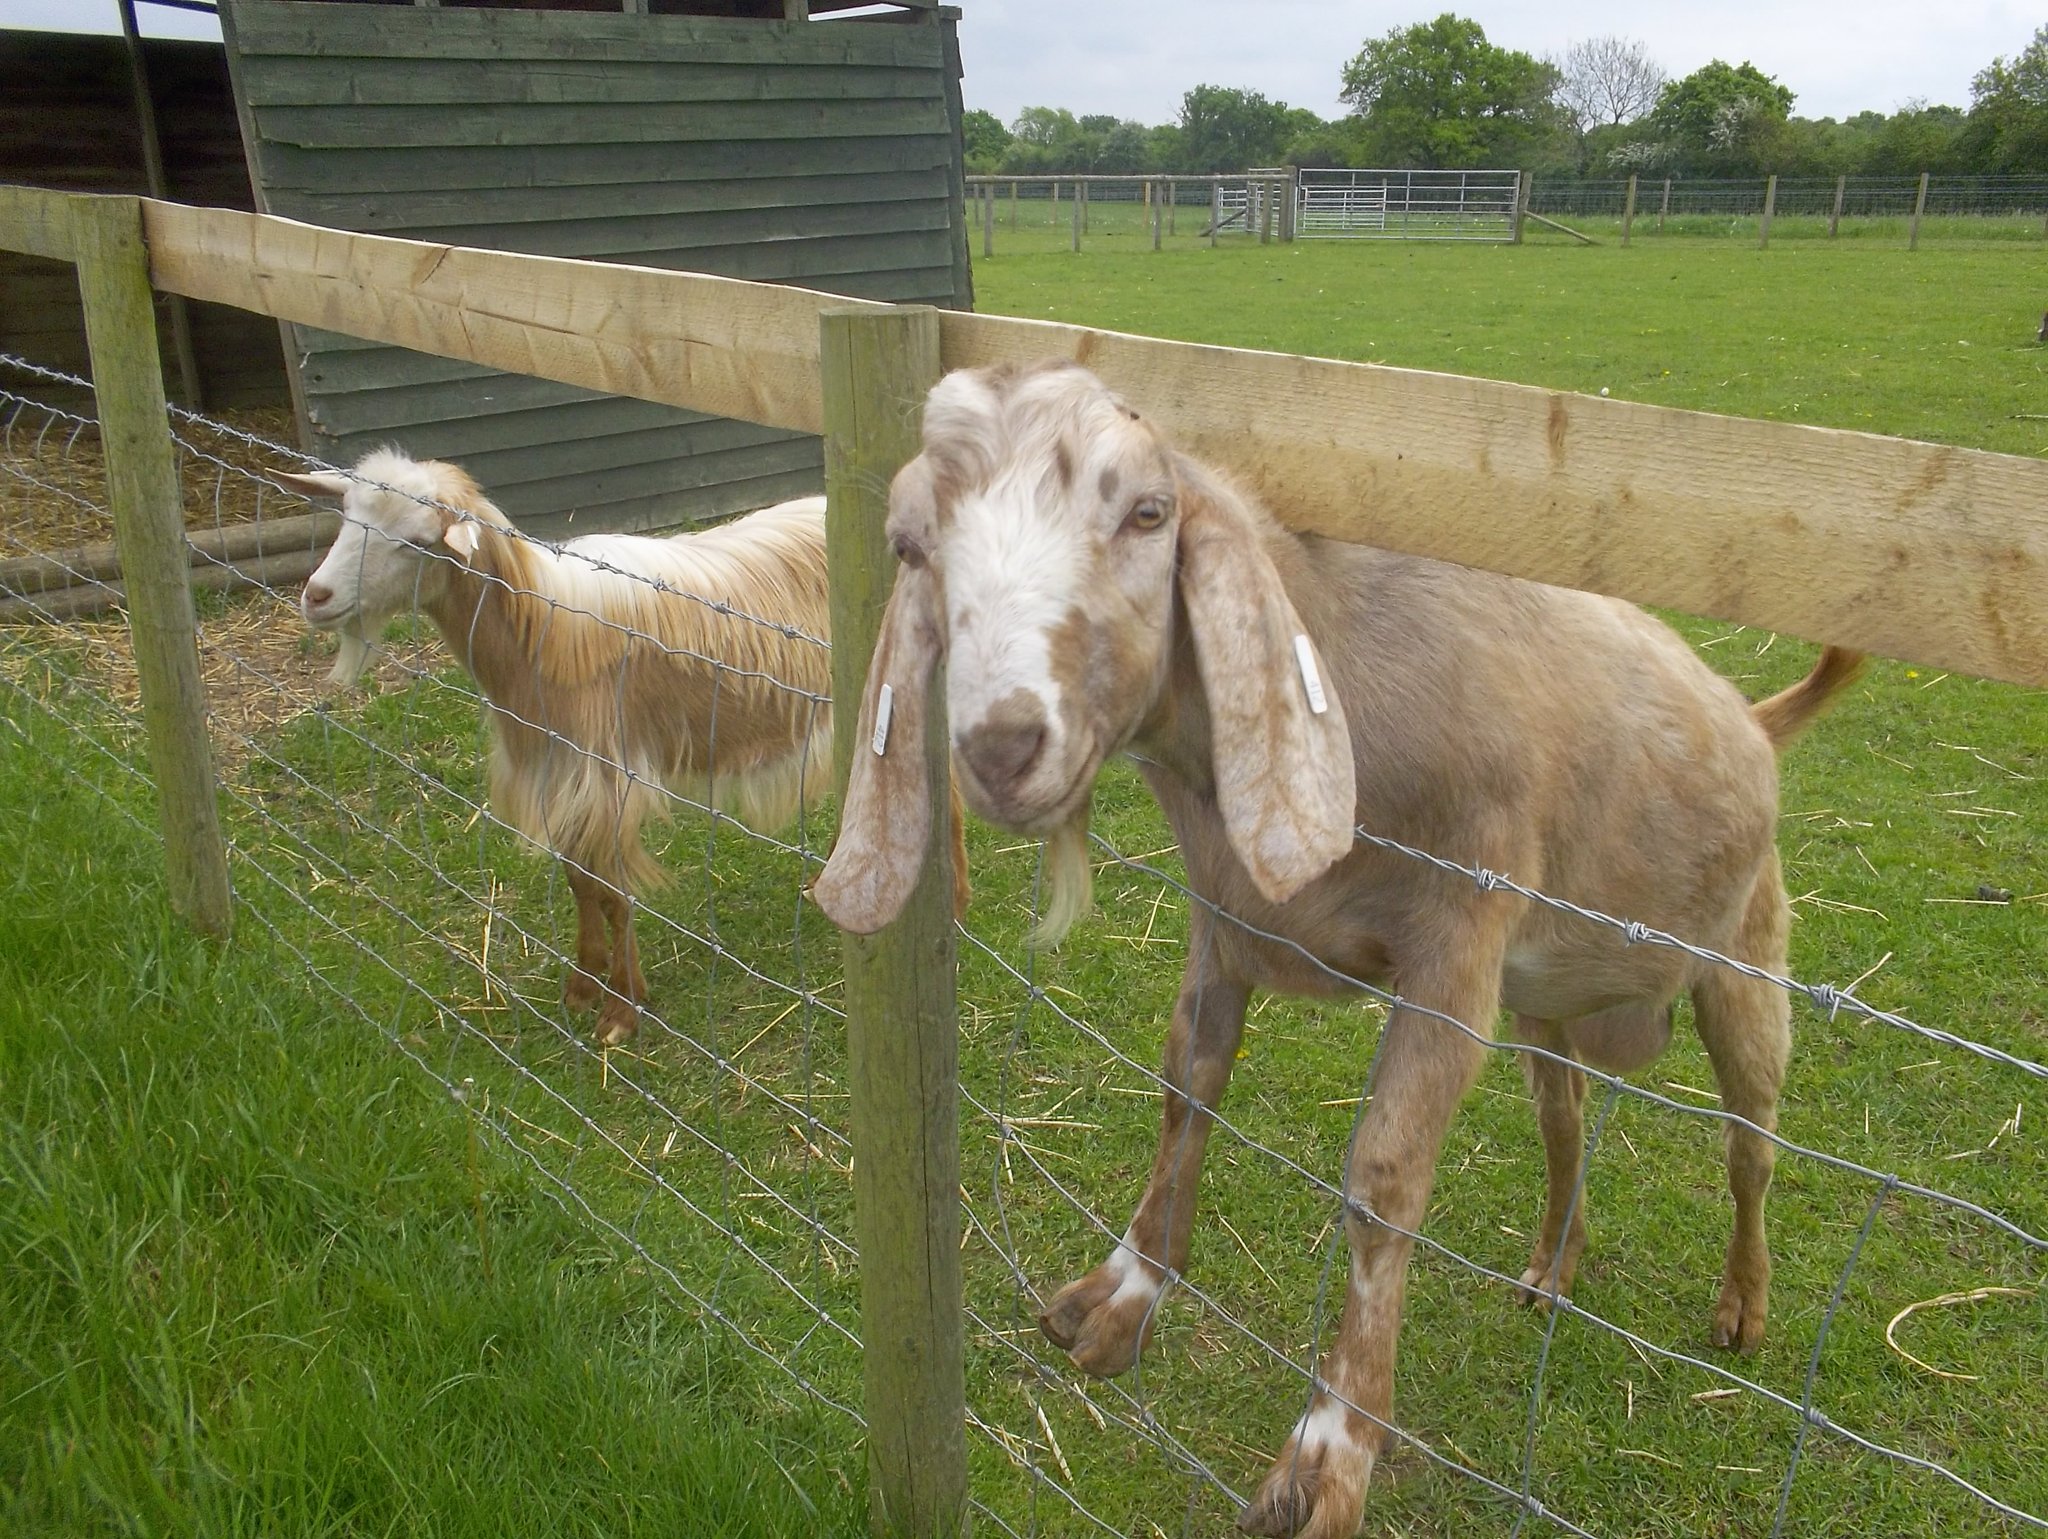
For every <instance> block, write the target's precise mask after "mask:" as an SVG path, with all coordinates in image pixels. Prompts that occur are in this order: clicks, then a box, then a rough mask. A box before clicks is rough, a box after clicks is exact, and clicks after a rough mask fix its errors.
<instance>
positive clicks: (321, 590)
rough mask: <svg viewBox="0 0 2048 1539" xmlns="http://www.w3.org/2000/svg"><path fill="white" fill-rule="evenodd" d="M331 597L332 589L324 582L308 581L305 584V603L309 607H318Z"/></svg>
mask: <svg viewBox="0 0 2048 1539" xmlns="http://www.w3.org/2000/svg"><path fill="white" fill-rule="evenodd" d="M333 597H334V590H333V589H332V588H330V587H328V586H327V584H326V583H324V582H318V581H310V582H308V583H307V584H306V603H307V605H308V606H309V607H310V608H313V609H318V608H319V607H320V606H321V605H322V604H324V603H326V602H327V601H328V600H329V599H331V598H333Z"/></svg>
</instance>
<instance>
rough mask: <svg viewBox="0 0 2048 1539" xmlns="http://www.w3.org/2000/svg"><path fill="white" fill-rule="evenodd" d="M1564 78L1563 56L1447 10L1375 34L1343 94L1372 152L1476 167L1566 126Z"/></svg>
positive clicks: (1349, 69)
mask: <svg viewBox="0 0 2048 1539" xmlns="http://www.w3.org/2000/svg"><path fill="white" fill-rule="evenodd" d="M1558 79H1559V77H1558V72H1557V68H1556V66H1555V65H1551V64H1546V63H1544V62H1543V61H1541V60H1540V59H1536V58H1534V57H1532V56H1530V55H1529V54H1526V53H1522V52H1520V51H1518V50H1515V49H1511V48H1500V47H1496V46H1495V45H1494V44H1492V43H1489V42H1488V41H1487V40H1486V31H1485V29H1484V28H1483V27H1481V26H1480V25H1479V23H1478V22H1476V21H1468V20H1467V19H1466V18H1464V17H1462V16H1454V15H1452V14H1451V13H1449V12H1445V13H1444V14H1443V15H1441V16H1439V17H1437V19H1436V20H1435V21H1430V22H1419V23H1417V24H1416V25H1414V26H1411V27H1397V28H1395V29H1394V30H1393V31H1391V32H1389V33H1388V34H1387V35H1386V36H1385V37H1381V38H1374V39H1373V40H1371V41H1370V42H1368V43H1367V44H1366V45H1365V47H1364V48H1363V49H1362V50H1361V51H1360V52H1359V53H1358V55H1357V56H1356V57H1355V58H1353V59H1352V60H1351V61H1350V62H1349V63H1348V64H1346V65H1345V66H1344V76H1343V84H1344V89H1343V91H1342V93H1341V94H1342V97H1343V99H1344V100H1345V101H1346V102H1348V103H1349V104H1350V105H1351V107H1352V110H1353V111H1354V112H1355V113H1356V114H1357V115H1358V117H1359V118H1361V119H1362V120H1363V127H1364V135H1363V138H1364V146H1365V150H1366V153H1367V154H1368V155H1369V156H1371V157H1372V158H1373V159H1375V160H1377V161H1379V162H1381V163H1383V164H1390V165H1415V166H1430V167H1434V166H1447V167H1469V166H1478V165H1482V164H1489V163H1491V164H1496V165H1497V164H1502V163H1513V162H1516V161H1519V160H1521V159H1523V158H1525V157H1526V156H1528V155H1529V154H1530V153H1532V152H1533V151H1536V150H1537V149H1539V148H1540V147H1541V146H1542V144H1543V142H1544V141H1545V140H1546V139H1549V138H1553V137H1554V136H1555V135H1556V134H1557V133H1558V132H1560V131H1561V129H1562V127H1563V119H1562V114H1561V113H1560V111H1559V109H1558V108H1557V107H1556V106H1555V105H1554V104H1553V102H1552V100H1551V98H1552V96H1553V94H1554V93H1555V92H1556V90H1557V86H1558Z"/></svg>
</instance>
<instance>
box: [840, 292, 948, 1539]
mask: <svg viewBox="0 0 2048 1539" xmlns="http://www.w3.org/2000/svg"><path fill="white" fill-rule="evenodd" d="M936 321H937V312H935V311H931V310H908V311H895V312H885V313H883V314H879V315H877V314H874V313H872V312H863V311H837V312H832V313H830V314H828V315H826V316H825V317H824V318H823V326H824V335H823V345H822V353H823V357H822V362H821V365H820V371H821V373H822V375H823V379H824V391H825V397H826V402H827V404H826V408H825V417H826V421H827V423H828V424H829V428H828V437H827V439H826V455H827V457H826V482H825V485H826V498H827V509H828V511H827V515H826V545H827V550H828V553H829V555H830V557H831V561H830V565H831V572H832V634H833V636H834V637H835V638H836V641H837V645H835V646H834V647H833V649H832V698H833V700H834V702H835V704H834V710H835V712H836V713H837V714H838V719H839V720H840V721H841V722H844V723H848V724H849V727H850V724H851V722H852V721H853V719H854V718H855V717H856V715H857V714H858V702H859V701H860V698H861V693H862V690H863V687H864V686H865V683H866V679H867V670H868V661H869V658H870V655H871V654H872V653H873V651H874V649H875V639H876V637H877V636H878V635H879V634H880V631H881V623H882V613H883V604H884V602H885V600H886V598H887V595H888V591H889V588H890V586H891V582H892V580H893V578H894V575H895V568H896V562H895V558H894V557H893V556H892V555H891V554H890V551H889V543H888V539H887V536H886V535H885V534H884V532H883V521H884V519H885V518H886V517H887V514H888V507H889V495H888V488H889V481H890V478H891V477H892V476H893V475H894V474H895V473H896V471H897V470H898V469H899V468H900V467H901V466H902V465H903V464H904V463H905V462H906V461H908V460H909V459H910V458H911V457H912V456H914V455H915V454H916V453H917V451H918V448H919V443H918V422H919V419H920V416H921V411H920V407H921V405H922V403H923V400H924V397H925V392H926V391H927V390H929V389H930V388H931V386H932V385H933V384H935V383H936V382H937V380H938V377H939V338H938V327H937V324H936ZM931 693H932V697H933V698H932V700H931V702H930V703H929V704H928V705H927V706H926V709H925V713H924V714H925V732H924V738H923V741H921V742H920V741H919V740H918V739H917V738H916V737H915V736H913V735H911V734H910V733H907V732H904V731H902V730H900V729H899V730H898V732H897V733H896V740H895V741H893V742H891V743H890V744H889V745H888V746H889V751H890V752H891V753H896V754H922V755H923V756H924V759H925V765H926V774H927V783H928V785H929V786H930V787H931V788H932V791H933V793H934V794H933V795H932V797H931V804H930V806H929V807H926V808H920V809H915V810H910V815H911V816H918V815H922V816H923V817H925V818H926V819H927V820H928V823H929V831H928V836H927V841H926V858H925V866H924V870H923V871H922V872H921V873H920V875H919V878H918V882H917V886H916V889H915V890H914V892H913V893H912V895H911V897H910V900H909V901H908V903H906V904H905V905H904V909H903V912H902V914H901V915H900V916H898V918H897V919H896V920H895V921H894V922H893V923H891V924H889V925H887V926H885V927H884V928H883V929H882V930H880V931H879V932H877V933H876V934H874V935H865V936H862V935H845V936H843V937H842V943H843V953H844V957H845V977H846V986H845V991H844V992H845V1004H846V1061H847V1076H846V1083H847V1089H848V1090H849V1091H850V1092H851V1096H850V1100H849V1104H850V1105H851V1106H852V1108H853V1114H852V1118H853V1120H852V1135H853V1197H854V1232H855V1236H856V1239H857V1243H858V1247H859V1250H860V1254H861V1256H862V1258H863V1259H862V1263H861V1269H860V1282H861V1339H862V1340H863V1341H864V1342H865V1343H866V1350H865V1351H863V1352H862V1354H861V1371H862V1380H863V1388H864V1396H863V1405H864V1408H865V1410H866V1413H867V1446H868V1512H869V1528H870V1531H871V1532H873V1533H874V1534H876V1535H878V1536H886V1539H937V1536H945V1535H955V1534H960V1533H964V1532H965V1530H966V1514H967V1449H966V1442H965V1426H966V1414H965V1409H964V1407H965V1393H966V1388H965V1374H964V1367H963V1364H964V1361H965V1347H964V1339H963V1329H962V1323H961V1322H962V1318H963V1312H962V1302H961V1300H962V1291H961V1289H962V1283H961V1271H960V1199H959V1191H960V1122H959V1020H958V1008H957V1002H956V1000H955V997H954V991H955V986H956V973H957V971H958V968H957V959H956V957H955V955H954V940H953V906H952V899H953V870H952V840H951V838H950V837H949V835H948V830H947V805H946V804H947V798H946V795H945V791H944V788H945V787H946V786H947V785H948V784H949V778H948V762H947V746H946V725H945V716H946V713H945V707H944V705H943V703H942V701H941V698H940V694H941V692H940V691H939V690H938V689H936V688H934V690H933V691H932V692H931ZM856 736H857V734H856V733H854V732H853V731H851V730H849V729H848V728H842V729H841V730H840V731H839V732H838V734H837V740H836V742H835V744H834V748H833V768H834V772H835V775H836V778H837V782H838V785H839V787H840V793H841V799H842V800H843V799H844V796H845V789H846V783H847V777H848V773H849V770H850V767H851V765H852V763H853V756H854V755H855V754H856V753H866V752H869V747H868V744H867V743H865V742H857V741H856V740H855V739H856ZM906 810H908V809H906Z"/></svg>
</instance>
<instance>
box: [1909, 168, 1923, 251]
mask: <svg viewBox="0 0 2048 1539" xmlns="http://www.w3.org/2000/svg"><path fill="white" fill-rule="evenodd" d="M1926 212H1927V173H1926V172H1925V171H1922V172H1921V173H1920V191H1919V193H1918V194H1916V195H1915V197H1914V199H1913V227H1912V229H1911V230H1909V231H1908V232H1907V234H1906V249H1907V250H1908V251H1918V250H1919V249H1920V216H1921V215H1922V214H1924V213H1926Z"/></svg>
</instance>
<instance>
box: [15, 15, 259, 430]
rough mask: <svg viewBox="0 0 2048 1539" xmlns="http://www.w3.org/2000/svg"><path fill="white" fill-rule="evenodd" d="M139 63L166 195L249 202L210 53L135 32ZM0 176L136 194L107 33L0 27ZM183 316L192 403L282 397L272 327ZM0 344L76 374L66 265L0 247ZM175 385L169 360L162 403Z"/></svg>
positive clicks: (112, 43)
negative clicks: (200, 398) (194, 390)
mask: <svg viewBox="0 0 2048 1539" xmlns="http://www.w3.org/2000/svg"><path fill="white" fill-rule="evenodd" d="M143 58H144V60H145V63H146V67H147V68H148V71H149V80H150V90H151V94H152V95H153V96H154V98H155V100H156V108H157V114H156V115H157V125H158V133H159V136H160V138H161V140H162V144H163V153H164V174H165V179H166V181H167V182H168V183H169V188H168V191H169V194H170V196H171V197H173V198H177V199H180V200H182V201H184V202H188V203H206V204H211V205H213V206H215V207H220V208H240V209H252V208H254V207H255V206H256V205H255V201H254V199H253V198H252V197H251V195H250V191H249V173H248V169H247V166H246V164H245V163H244V161H243V159H242V136H241V133H240V131H239V130H238V129H237V127H236V125H235V105H234V100H233V98H232V97H231V96H230V94H229V91H228V68H227V59H226V57H225V55H224V54H223V53H222V51H221V49H220V47H219V46H218V45H217V44H213V43H190V42H177V41H170V40H166V39H162V38H147V39H145V40H144V42H143ZM0 182H19V183H23V184H25V185H28V186H33V187H55V188H59V189H62V190H63V191H66V192H118V193H146V192H148V191H149V188H148V187H147V186H146V185H145V177H144V173H143V166H142V134H141V128H140V125H139V123H138V122H137V119H136V114H135V98H134V95H133V93H132V90H131V88H130V85H129V78H128V55H127V51H126V48H125V46H124V44H123V43H122V41H121V39H120V38H118V37H84V36H78V35H76V34H73V33H67V32H17V31H7V30H0ZM190 312H191V317H192V344H193V352H194V353H195V354H196V355H197V359H198V363H199V378H200V385H201V389H202V392H203V395H204V400H205V404H207V405H208V406H214V407H231V406H275V405H282V404H284V402H285V400H286V399H287V397H286V391H285V376H284V350H283V348H282V347H281V346H280V345H279V342H278V334H277V325H276V323H275V322H273V321H271V320H268V319H266V318H265V317H262V316H257V315H251V314H250V313H249V312H247V311H246V310H234V309H230V308H228V307H226V306H223V305H206V304H194V305H192V306H190ZM160 319H161V315H160ZM0 351H5V352H11V353H18V354H20V355H21V356H23V357H25V358H29V359H32V360H34V361H35V362H37V363H41V364H45V365H47V366H49V367H51V368H58V369H66V370H69V371H70V372H71V373H74V374H78V375H81V376H88V377H89V376H90V374H91V372H92V370H91V366H90V364H89V362H88V361H87V358H86V351H85V315H84V312H83V311H82V310H81V309H80V308H79V302H78V281H77V278H76V276H75V275H74V274H73V272H72V269H71V265H70V264H69V263H68V262H51V261H45V260H42V259H39V258H36V257H26V256H16V255H14V254H12V253H7V252H0ZM162 352H163V356H164V358H165V359H166V360H167V361H168V360H170V359H171V358H172V356H173V355H172V349H171V339H170V334H169V328H168V326H166V327H164V336H163V348H162ZM178 388H179V382H178V380H177V378H176V371H175V368H173V369H172V370H171V377H169V378H168V379H167V380H166V389H167V390H168V391H169V393H170V394H171V395H172V397H173V398H175V397H176V396H177V394H178ZM38 393H39V394H47V393H48V392H46V391H41V390H39V392H38ZM78 394H79V397H80V398H81V399H79V400H75V401H67V402H66V404H72V405H79V404H83V399H82V398H83V396H84V392H79V393H78Z"/></svg>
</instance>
